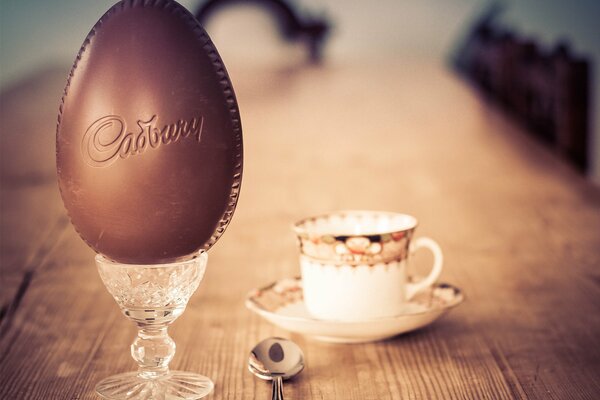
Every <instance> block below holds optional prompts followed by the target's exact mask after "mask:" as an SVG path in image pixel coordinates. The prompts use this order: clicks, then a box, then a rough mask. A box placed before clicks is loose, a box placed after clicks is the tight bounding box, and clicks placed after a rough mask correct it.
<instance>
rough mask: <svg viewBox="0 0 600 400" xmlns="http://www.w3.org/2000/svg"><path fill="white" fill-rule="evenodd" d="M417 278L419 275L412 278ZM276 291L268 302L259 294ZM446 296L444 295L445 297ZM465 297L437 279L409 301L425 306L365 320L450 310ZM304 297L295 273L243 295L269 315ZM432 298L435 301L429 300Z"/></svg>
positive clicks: (296, 318) (301, 319) (315, 320)
mask: <svg viewBox="0 0 600 400" xmlns="http://www.w3.org/2000/svg"><path fill="white" fill-rule="evenodd" d="M413 279H415V280H418V279H420V278H416V277H415V278H413ZM278 285H281V286H282V290H276V288H277V286H278ZM271 293H272V294H275V296H271V297H272V298H271V299H267V300H266V301H267V302H269V300H270V301H272V302H270V303H269V304H266V303H265V301H261V299H259V297H262V296H264V295H265V294H267V295H269V294H271ZM427 293H429V296H428V299H424V298H423V296H424V295H426V294H427ZM444 297H447V298H444ZM464 299H465V295H464V293H463V292H462V290H460V289H459V288H457V287H456V286H453V285H451V284H449V283H436V284H435V285H433V286H432V290H429V291H427V292H424V293H422V294H420V295H417V296H416V297H415V298H414V299H413V300H411V301H415V300H417V301H419V300H420V304H422V305H425V306H426V307H427V309H426V310H423V311H416V312H407V313H405V314H400V315H396V316H392V317H378V318H372V319H369V320H368V321H373V322H377V321H385V320H393V319H397V318H402V317H410V316H416V315H423V314H428V313H430V312H432V311H435V310H437V311H447V310H450V309H452V308H454V307H456V306H457V305H459V304H460V303H462V302H463V301H464ZM302 300H303V297H302V279H301V278H300V277H299V276H297V277H294V278H288V279H282V280H278V281H275V282H273V283H271V284H269V285H267V286H264V287H262V288H259V289H254V290H252V291H250V292H249V293H248V295H247V296H246V307H247V308H248V309H250V310H252V311H255V312H257V313H258V314H260V315H262V316H264V317H270V316H272V315H274V314H277V311H278V310H279V309H280V308H282V307H285V306H288V305H291V304H295V303H297V302H300V301H302ZM424 300H429V304H424ZM433 301H435V302H436V304H432V302H433ZM277 318H279V319H285V320H288V321H297V322H307V321H310V322H313V323H323V322H335V323H339V324H349V325H351V324H357V323H360V324H362V323H364V322H365V321H364V320H363V321H344V320H322V319H318V318H314V317H300V316H292V315H282V314H277Z"/></svg>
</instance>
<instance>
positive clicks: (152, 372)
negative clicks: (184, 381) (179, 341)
mask: <svg viewBox="0 0 600 400" xmlns="http://www.w3.org/2000/svg"><path fill="white" fill-rule="evenodd" d="M138 327H139V329H138V334H137V337H136V338H135V340H134V341H133V344H132V345H131V356H132V357H133V359H134V360H135V361H136V362H137V363H138V365H139V376H140V377H142V378H145V379H157V378H160V377H161V376H165V375H167V374H168V373H169V362H170V361H171V360H172V359H173V356H174V355H175V342H174V341H173V339H171V337H170V336H169V334H168V333H167V324H161V325H146V324H139V325H138Z"/></svg>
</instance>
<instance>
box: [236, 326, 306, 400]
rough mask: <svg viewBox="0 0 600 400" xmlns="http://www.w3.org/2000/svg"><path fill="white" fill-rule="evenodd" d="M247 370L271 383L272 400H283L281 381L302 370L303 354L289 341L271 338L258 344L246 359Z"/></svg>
mask: <svg viewBox="0 0 600 400" xmlns="http://www.w3.org/2000/svg"><path fill="white" fill-rule="evenodd" d="M248 369H249V370H250V372H252V373H253V374H254V375H256V376H257V377H259V378H260V379H264V380H272V381H273V395H272V399H273V400H283V380H285V379H290V378H292V377H294V376H296V375H298V374H299V373H300V372H301V371H302V370H303V369H304V354H303V353H302V350H301V349H300V347H298V345H297V344H296V343H294V342H292V341H291V340H288V339H284V338H278V337H272V338H268V339H265V340H263V341H262V342H260V343H258V344H257V345H256V346H254V348H253V349H252V351H251V352H250V356H249V358H248Z"/></svg>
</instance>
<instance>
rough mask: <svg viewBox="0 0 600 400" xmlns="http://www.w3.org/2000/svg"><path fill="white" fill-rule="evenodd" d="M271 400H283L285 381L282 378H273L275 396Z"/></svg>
mask: <svg viewBox="0 0 600 400" xmlns="http://www.w3.org/2000/svg"><path fill="white" fill-rule="evenodd" d="M271 400H283V379H281V377H280V376H275V377H273V394H272V395H271Z"/></svg>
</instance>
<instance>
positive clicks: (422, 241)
mask: <svg viewBox="0 0 600 400" xmlns="http://www.w3.org/2000/svg"><path fill="white" fill-rule="evenodd" d="M422 247H426V248H428V249H429V250H431V252H432V253H433V268H431V272H430V273H429V275H428V276H427V277H426V278H424V279H422V280H421V281H419V282H417V283H408V284H407V285H406V300H410V299H412V298H413V296H414V295H416V294H417V293H419V292H420V291H422V290H423V289H427V288H428V287H430V286H431V285H433V284H434V283H435V281H436V280H437V279H438V278H439V276H440V274H441V273H442V265H443V263H444V256H443V255H442V249H441V248H440V246H439V245H438V244H437V242H436V241H435V240H433V239H430V238H428V237H420V238H417V239H415V240H413V242H412V244H411V246H410V252H411V253H414V252H415V251H417V250H418V249H420V248H422Z"/></svg>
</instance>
